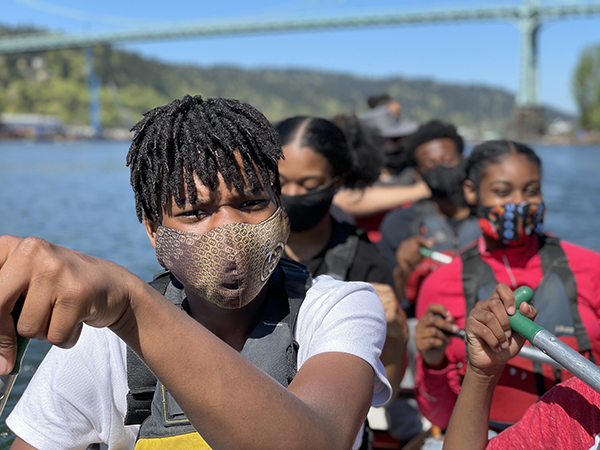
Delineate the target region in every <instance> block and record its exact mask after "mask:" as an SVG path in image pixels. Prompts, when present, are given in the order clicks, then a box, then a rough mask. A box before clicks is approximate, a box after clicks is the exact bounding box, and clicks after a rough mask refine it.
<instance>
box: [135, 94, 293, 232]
mask: <svg viewBox="0 0 600 450" xmlns="http://www.w3.org/2000/svg"><path fill="white" fill-rule="evenodd" d="M131 131H133V132H134V133H135V134H134V137H133V142H132V144H131V147H130V148H129V153H128V154H127V166H129V167H130V169H131V186H132V188H133V191H134V193H135V202H136V212H137V216H138V219H139V220H140V222H141V221H142V220H143V219H144V218H147V219H149V220H158V219H159V218H160V217H161V216H162V209H163V207H164V206H166V205H169V204H171V201H172V200H174V201H175V203H176V204H177V206H179V207H183V206H184V204H185V202H186V197H187V200H188V201H189V203H191V204H193V203H194V202H195V201H196V200H197V198H198V196H197V192H196V183H195V181H194V175H196V176H197V177H198V178H199V179H200V182H201V183H202V184H203V185H205V186H207V187H208V188H209V189H210V190H211V191H212V190H215V189H216V188H217V186H218V183H219V179H218V174H219V173H220V174H221V176H222V177H223V180H224V181H225V183H227V184H231V185H233V187H234V188H235V189H236V190H238V191H240V192H241V191H242V190H243V188H244V186H245V185H246V183H248V184H249V187H251V188H256V187H261V188H262V187H264V186H265V183H267V182H268V183H269V185H271V186H273V188H274V190H275V192H277V193H279V191H280V190H281V188H280V184H279V172H278V169H277V164H278V161H279V159H280V158H281V157H282V151H281V144H280V142H279V136H278V135H277V133H276V132H275V130H274V129H273V127H272V126H271V124H270V123H269V121H268V120H267V119H266V117H265V116H264V115H262V114H261V113H260V112H259V111H257V110H256V109H255V108H253V107H252V106H250V105H249V104H247V103H242V102H240V101H238V100H230V99H224V98H210V99H203V98H202V97H201V96H199V95H197V96H194V97H192V96H189V95H186V96H185V97H184V98H182V99H181V100H179V99H178V100H174V101H173V102H171V103H169V104H168V105H166V106H161V107H158V108H155V109H153V110H151V111H149V112H147V113H146V114H144V117H143V118H142V120H141V121H139V122H138V123H137V124H136V125H134V126H133V128H132V129H131ZM237 155H239V159H240V160H241V162H242V163H241V165H240V163H239V162H238V159H237V158H236V156H237ZM186 194H187V196H186Z"/></svg>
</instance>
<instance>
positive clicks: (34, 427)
mask: <svg viewBox="0 0 600 450" xmlns="http://www.w3.org/2000/svg"><path fill="white" fill-rule="evenodd" d="M134 131H135V137H134V139H133V143H132V145H131V149H130V152H129V155H128V158H127V162H128V165H129V166H130V167H131V183H132V186H133V189H134V191H135V196H136V208H137V213H138V217H139V218H140V220H141V221H143V223H144V225H145V227H146V231H147V233H148V237H149V238H150V241H151V243H152V245H153V246H154V247H155V249H156V254H157V258H158V260H159V262H160V263H161V264H162V265H163V266H164V267H165V268H166V269H168V270H167V272H165V273H163V274H161V275H159V276H158V277H156V278H155V280H154V281H153V282H152V283H151V286H150V285H148V284H146V283H144V282H143V281H142V280H140V279H139V278H137V277H135V276H134V275H132V274H131V273H130V272H128V271H127V270H125V269H124V268H122V267H120V266H117V265H115V264H112V263H109V262H107V261H103V260H99V259H96V258H92V257H89V256H86V255H82V254H79V253H77V252H73V251H70V250H67V249H64V248H61V247H57V246H54V245H52V244H50V243H48V242H44V241H41V240H39V239H35V238H28V239H20V238H15V237H11V236H4V237H1V238H0V266H1V269H0V285H1V286H2V290H1V292H0V373H7V371H9V370H10V368H11V367H12V362H13V361H14V354H15V353H14V344H13V343H14V339H15V334H14V326H13V322H12V318H11V315H10V314H9V311H11V310H12V309H13V306H14V304H15V302H16V300H17V298H18V297H19V295H21V294H22V295H23V296H24V297H25V304H24V307H23V311H22V314H21V317H20V319H19V322H18V325H17V330H18V332H19V333H20V334H21V335H24V336H26V337H33V338H38V339H44V338H47V339H48V340H49V341H50V342H52V343H53V344H55V345H57V346H58V347H73V348H71V349H69V350H65V349H61V348H58V347H53V348H52V349H51V350H50V352H49V353H48V355H47V357H46V358H45V360H44V361H43V363H42V364H41V366H40V367H39V369H38V371H37V372H36V374H35V376H34V378H33V379H32V381H31V383H30V385H29V387H28V388H27V390H26V391H25V393H24V394H23V396H22V397H21V400H20V402H19V403H18V404H17V406H16V407H15V409H14V411H13V413H12V414H11V416H10V417H9V419H8V420H7V423H8V425H9V426H10V427H11V429H12V430H13V431H14V432H15V433H16V434H17V436H18V438H17V439H16V440H15V442H14V444H13V447H12V448H13V449H31V448H39V449H56V448H78V449H83V448H86V446H87V445H89V444H93V443H100V444H101V447H103V448H107V447H108V448H114V449H133V448H136V449H142V450H143V449H156V448H165V449H173V448H177V449H187V448H190V449H191V448H194V449H202V448H215V449H217V448H218V449H238V448H244V449H253V448H257V449H269V448H273V449H283V448H285V449H294V448H302V449H336V448H340V449H347V448H351V447H352V448H358V446H359V445H360V429H361V425H362V423H363V421H364V418H365V416H366V413H367V410H368V408H369V406H370V405H371V404H381V403H383V402H385V401H386V400H387V399H388V397H389V395H390V386H389V384H388V383H387V380H386V379H385V375H384V370H383V366H382V364H381V362H380V361H379V355H380V352H381V347H382V345H383V341H384V339H385V316H384V313H383V309H382V307H381V304H380V302H379V300H378V299H377V297H376V295H375V293H374V291H373V290H372V289H371V288H370V287H369V286H368V285H366V284H363V283H342V282H337V281H334V280H332V279H330V278H328V277H324V278H317V279H316V280H314V282H313V281H312V280H311V279H310V278H309V277H308V275H307V272H306V271H305V269H304V268H303V267H302V266H298V265H294V264H287V263H285V262H279V257H280V255H281V252H282V250H283V244H284V243H285V241H286V238H287V235H288V232H289V226H288V222H287V217H286V215H285V214H284V213H283V212H282V210H281V208H280V201H279V176H278V172H277V164H278V160H279V158H280V157H281V146H280V144H279V140H278V137H277V134H276V132H275V131H274V130H273V128H272V127H271V125H270V124H269V123H268V121H267V120H266V119H265V117H264V116H263V115H262V114H260V113H259V112H258V111H256V110H255V109H254V108H252V107H251V106H249V105H247V104H244V103H241V102H238V101H234V100H225V99H208V100H203V99H202V98H200V97H189V96H186V97H185V98H184V99H182V100H176V101H174V102H173V103H171V104H169V105H167V106H165V107H161V108H156V109H155V110H153V111H150V112H149V113H147V114H146V115H145V116H144V118H143V120H142V121H141V122H140V123H138V124H137V125H136V126H135V127H134ZM162 294H164V297H163V295H162ZM165 297H166V298H167V299H168V300H169V301H170V302H171V303H175V304H176V305H178V306H180V308H176V307H174V306H173V305H172V304H171V303H169V301H167V300H165ZM82 324H83V325H82ZM119 338H120V339H121V340H120V339H119ZM77 340H78V342H77V343H76V344H75V342H76V341H77ZM127 346H129V348H130V349H132V350H133V351H135V354H137V355H139V358H141V359H142V360H143V361H144V362H145V363H146V364H147V367H148V368H149V370H148V369H146V366H144V365H143V364H142V363H141V362H140V361H139V359H138V358H137V357H136V355H135V354H134V353H133V352H132V351H131V350H129V351H128V347H127ZM244 356H245V357H244ZM150 370H151V372H150ZM157 379H158V380H160V381H158V382H157V381H156V380H157ZM286 388H287V389H286ZM149 399H151V400H149ZM146 416H147V418H146ZM144 418H145V420H144ZM142 420H144V421H143V424H142V425H141V426H140V425H139V423H140V422H141V421H142ZM125 423H127V424H132V425H125ZM196 430H197V432H196ZM357 436H358V437H357ZM209 446H210V447H209Z"/></svg>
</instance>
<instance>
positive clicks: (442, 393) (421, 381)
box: [415, 238, 600, 428]
mask: <svg viewBox="0 0 600 450" xmlns="http://www.w3.org/2000/svg"><path fill="white" fill-rule="evenodd" d="M477 245H478V247H479V253H480V255H481V259H482V260H483V261H484V262H485V263H487V264H488V265H489V266H490V267H491V268H492V270H493V272H494V274H495V277H496V279H497V281H498V282H499V283H506V284H507V285H508V286H510V287H512V288H513V289H516V288H517V287H519V286H529V287H530V288H532V289H535V288H536V287H537V286H538V284H539V283H540V281H541V280H542V267H541V261H540V257H539V255H538V240H537V239H532V240H531V241H530V243H529V244H528V246H527V247H526V248H525V249H524V248H522V247H520V248H510V247H508V248H503V249H501V250H496V251H493V252H487V251H485V244H484V241H483V238H480V239H479V241H478V242H477ZM561 247H562V249H563V250H564V252H565V254H566V255H567V259H568V261H569V266H570V268H571V271H572V272H573V275H574V276H575V279H576V283H577V304H578V311H579V314H580V316H581V320H582V322H583V325H584V327H585V329H586V332H587V335H588V338H589V339H590V341H592V343H593V344H598V343H600V254H598V253H595V252H593V251H591V250H587V249H584V248H581V247H578V246H576V245H573V244H569V243H567V242H564V241H561ZM462 270H463V263H462V259H461V258H455V259H454V261H452V263H450V264H448V265H447V266H443V267H440V268H439V269H438V270H436V271H435V272H434V273H432V274H431V275H430V276H429V277H427V279H426V280H425V282H424V283H423V286H422V288H421V291H420V292H419V297H418V299H417V309H416V315H417V318H420V317H421V316H422V315H423V314H424V313H425V311H426V310H427V307H428V306H429V305H430V304H433V303H438V304H442V305H444V306H445V307H446V308H447V309H448V311H449V312H450V314H451V315H452V317H454V318H455V319H456V324H457V325H458V326H459V327H461V328H464V326H465V319H466V317H465V313H466V307H465V297H464V292H463V284H462ZM446 356H447V358H448V361H449V364H448V366H446V367H445V368H443V369H441V370H432V369H429V368H428V367H426V366H425V365H424V364H423V361H422V359H421V357H420V355H418V356H417V368H416V383H415V398H416V399H417V402H418V404H419V408H420V410H421V412H422V413H423V415H424V416H425V417H427V419H429V420H430V421H431V422H432V423H434V424H435V425H437V426H439V427H441V428H446V427H447V426H448V422H449V421H450V416H451V414H452V409H453V408H454V404H455V403H456V398H457V396H458V393H459V391H460V385H461V382H462V377H461V373H460V370H461V368H462V367H463V366H464V363H465V361H466V347H465V343H464V342H463V341H462V340H460V339H458V338H451V339H450V344H449V345H448V347H447V349H446ZM511 364H513V365H514V366H516V368H517V369H516V370H515V369H512V370H511V371H510V372H509V369H507V370H506V371H505V372H506V373H505V374H503V378H504V379H505V381H508V382H509V383H510V379H511V378H512V379H514V380H515V382H516V383H515V386H524V389H525V390H526V391H527V392H524V391H520V390H518V389H519V388H514V387H513V388H512V391H510V390H509V391H503V392H502V395H495V396H494V400H493V403H492V412H491V416H490V417H491V419H492V420H499V421H502V422H516V421H518V420H519V419H520V418H521V417H522V416H523V413H524V412H525V410H526V409H527V408H528V407H529V406H531V404H533V403H535V401H537V399H538V397H537V394H536V393H535V394H533V393H532V392H536V389H535V380H534V379H533V367H532V365H531V362H529V361H526V360H523V359H522V358H515V359H513V360H512V361H511ZM501 383H502V381H501ZM499 391H500V388H497V391H496V392H499ZM507 392H509V393H508V395H507Z"/></svg>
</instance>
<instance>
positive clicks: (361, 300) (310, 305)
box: [298, 275, 385, 323]
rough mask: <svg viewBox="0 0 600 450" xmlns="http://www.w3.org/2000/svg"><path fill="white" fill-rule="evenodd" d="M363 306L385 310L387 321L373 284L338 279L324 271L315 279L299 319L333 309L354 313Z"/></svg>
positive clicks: (375, 311) (370, 310)
mask: <svg viewBox="0 0 600 450" xmlns="http://www.w3.org/2000/svg"><path fill="white" fill-rule="evenodd" d="M360 308H366V311H365V312H368V313H373V314H374V315H375V316H377V315H379V314H382V315H383V316H382V317H383V320H384V322H385V314H384V313H383V307H382V306H381V303H380V302H379V298H378V297H377V294H376V293H375V289H374V288H373V287H372V286H371V285H370V284H368V283H363V282H345V281H337V280H334V279H333V278H331V277H329V276H327V275H322V276H319V277H317V278H315V279H314V281H313V285H312V287H311V288H310V289H309V290H308V291H307V292H306V297H305V299H304V302H303V303H302V306H301V308H300V312H299V315H298V323H301V321H302V320H307V319H308V320H310V321H311V322H313V323H314V322H315V320H318V319H323V318H324V317H326V316H327V315H328V314H330V313H332V312H335V313H338V312H339V313H342V314H354V313H355V312H356V310H357V309H360Z"/></svg>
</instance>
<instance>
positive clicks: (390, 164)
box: [383, 150, 407, 171]
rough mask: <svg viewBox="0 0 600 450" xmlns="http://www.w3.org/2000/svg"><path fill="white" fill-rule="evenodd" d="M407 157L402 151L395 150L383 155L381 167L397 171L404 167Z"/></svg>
mask: <svg viewBox="0 0 600 450" xmlns="http://www.w3.org/2000/svg"><path fill="white" fill-rule="evenodd" d="M406 164H407V157H406V153H405V152H404V150H397V151H395V152H391V153H384V154H383V165H384V167H385V168H386V169H393V170H397V171H399V170H400V169H403V168H404V167H406Z"/></svg>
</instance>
